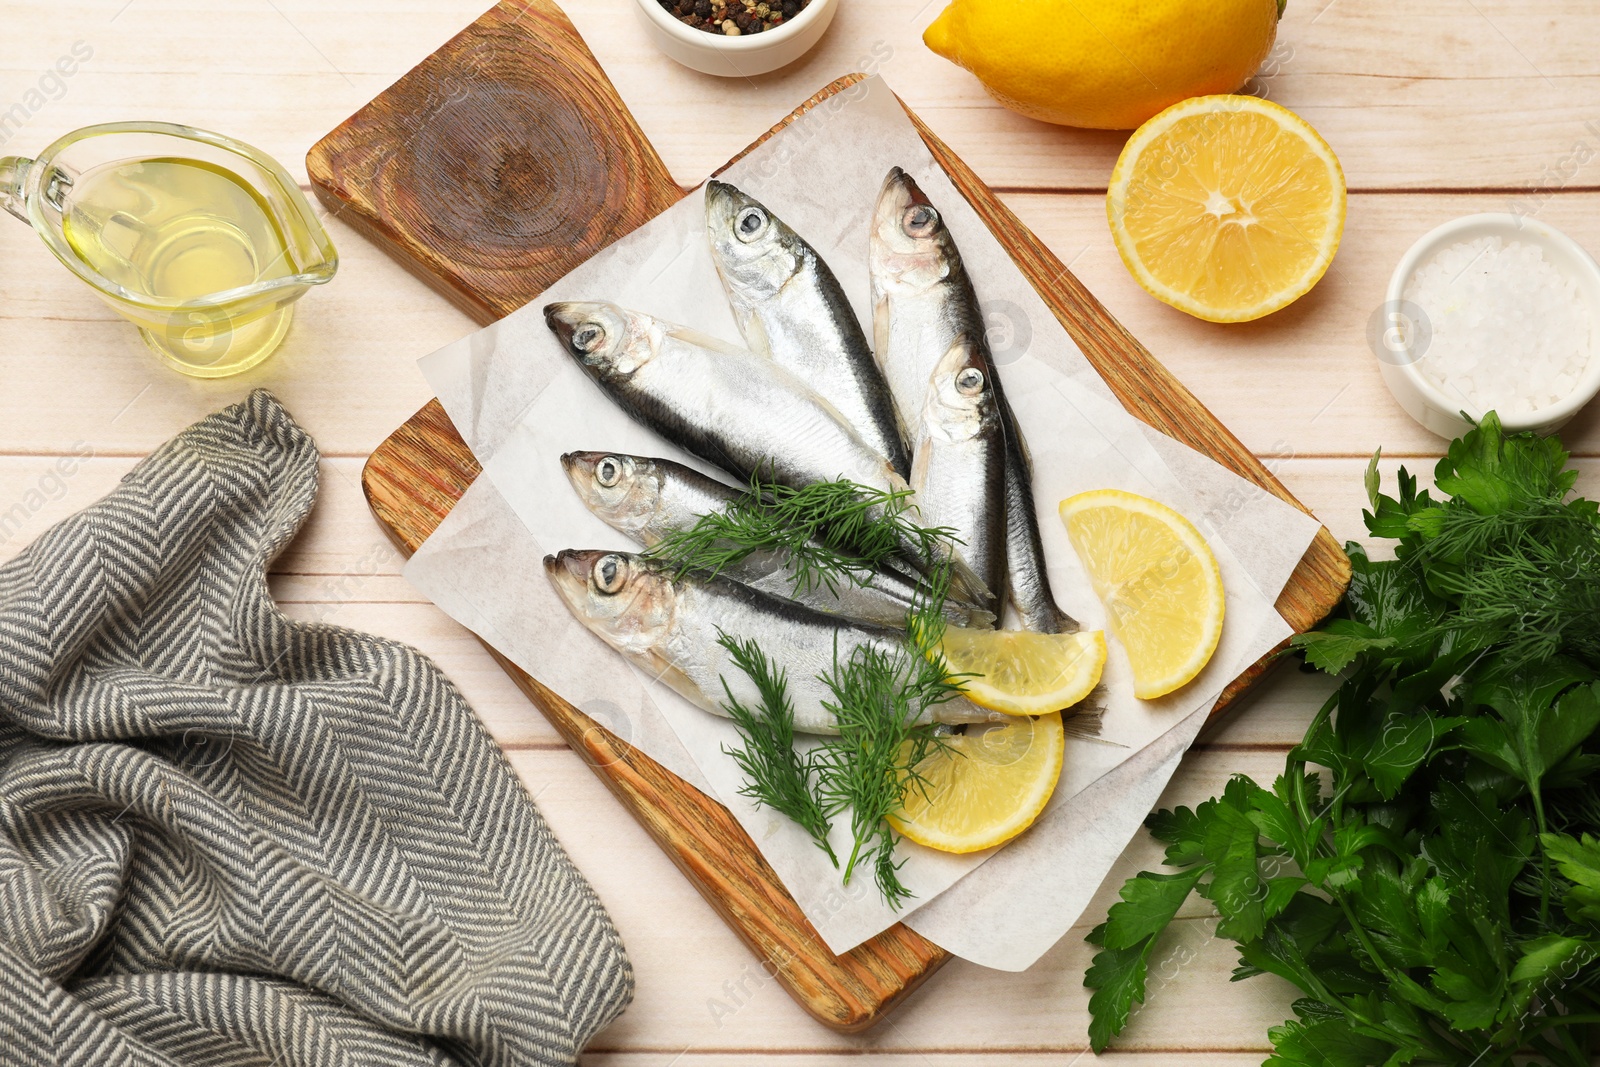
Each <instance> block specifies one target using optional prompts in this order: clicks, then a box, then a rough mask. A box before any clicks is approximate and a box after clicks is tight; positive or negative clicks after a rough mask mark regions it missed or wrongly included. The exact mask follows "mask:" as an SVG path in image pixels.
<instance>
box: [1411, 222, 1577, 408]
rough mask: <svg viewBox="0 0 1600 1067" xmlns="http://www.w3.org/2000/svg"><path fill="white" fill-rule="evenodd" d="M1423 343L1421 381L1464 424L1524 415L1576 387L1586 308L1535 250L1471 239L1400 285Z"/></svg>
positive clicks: (1437, 256)
mask: <svg viewBox="0 0 1600 1067" xmlns="http://www.w3.org/2000/svg"><path fill="white" fill-rule="evenodd" d="M1405 299H1406V300H1408V301H1410V302H1411V303H1413V304H1415V305H1417V307H1419V308H1421V309H1422V311H1423V313H1424V314H1425V315H1426V316H1427V319H1428V324H1429V326H1431V327H1432V330H1433V336H1432V340H1431V341H1430V342H1429V343H1428V344H1427V347H1426V348H1425V349H1424V350H1423V352H1422V355H1421V358H1420V359H1419V360H1418V361H1417V369H1418V370H1419V371H1421V372H1422V375H1423V377H1424V378H1426V379H1427V380H1428V381H1429V382H1431V383H1432V384H1433V385H1434V386H1436V387H1437V388H1438V389H1439V390H1440V391H1442V392H1443V393H1444V394H1445V395H1446V396H1449V397H1452V398H1457V399H1459V400H1461V401H1463V403H1462V407H1463V408H1464V409H1466V411H1467V413H1468V414H1470V415H1473V416H1477V415H1481V414H1482V413H1483V412H1485V411H1489V410H1491V409H1492V410H1494V411H1497V412H1499V413H1500V414H1501V415H1502V416H1504V415H1526V414H1529V413H1531V412H1534V411H1538V410H1539V409H1541V408H1545V407H1549V406H1550V405H1551V404H1554V403H1555V402H1557V401H1558V400H1561V399H1562V398H1563V397H1565V396H1566V395H1567V394H1569V393H1571V392H1572V390H1573V387H1574V386H1576V385H1577V384H1578V378H1579V377H1580V376H1581V375H1582V374H1583V371H1584V368H1585V367H1587V366H1588V365H1589V358H1590V323H1589V308H1588V305H1587V304H1586V303H1585V302H1584V299H1583V295H1582V294H1581V293H1580V292H1579V291H1578V284H1577V282H1575V281H1574V280H1573V279H1572V278H1570V277H1568V276H1567V275H1566V274H1563V273H1562V272H1561V271H1560V270H1559V269H1558V268H1557V267H1556V266H1555V265H1554V264H1553V263H1551V262H1550V261H1549V260H1547V259H1545V258H1544V252H1543V251H1542V250H1541V249H1540V248H1539V246H1538V245H1533V244H1524V243H1523V242H1521V241H1502V240H1501V239H1500V238H1498V237H1479V238H1477V239H1476V240H1472V241H1462V242H1460V243H1459V244H1453V245H1450V246H1449V247H1448V248H1444V249H1441V250H1440V251H1439V252H1437V253H1435V254H1434V256H1433V258H1432V259H1429V260H1428V261H1427V262H1426V263H1424V264H1423V265H1422V266H1421V267H1418V268H1417V270H1416V272H1415V273H1414V274H1412V275H1411V280H1410V281H1409V282H1407V283H1406V289H1405Z"/></svg>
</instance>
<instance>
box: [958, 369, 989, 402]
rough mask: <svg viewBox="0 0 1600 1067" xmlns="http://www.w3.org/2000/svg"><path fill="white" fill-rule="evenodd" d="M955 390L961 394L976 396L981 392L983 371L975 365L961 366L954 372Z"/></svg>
mask: <svg viewBox="0 0 1600 1067" xmlns="http://www.w3.org/2000/svg"><path fill="white" fill-rule="evenodd" d="M956 392H958V393H960V394H961V395H962V396H977V395H978V394H979V393H981V392H983V371H981V370H979V369H978V368H977V367H963V368H962V369H961V370H960V371H959V372H958V373H957V374H956Z"/></svg>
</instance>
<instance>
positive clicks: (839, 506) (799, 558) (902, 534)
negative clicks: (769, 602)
mask: <svg viewBox="0 0 1600 1067" xmlns="http://www.w3.org/2000/svg"><path fill="white" fill-rule="evenodd" d="M911 496H912V493H911V490H909V489H901V490H885V489H873V488H871V487H869V486H865V485H861V484H859V483H857V482H852V481H850V480H849V479H847V478H841V479H839V480H837V481H832V482H813V483H812V484H810V485H807V486H803V487H801V488H798V489H797V488H795V487H793V486H789V485H783V484H780V483H778V482H775V481H772V480H771V479H770V478H767V477H764V476H763V474H762V472H761V471H760V470H757V471H756V473H755V474H754V475H752V476H751V478H750V486H749V488H748V489H747V490H746V491H745V492H744V493H742V494H740V496H739V497H738V498H736V499H735V500H734V501H733V502H732V503H730V504H729V505H728V506H727V507H726V508H723V509H722V510H720V511H713V512H710V513H708V514H705V515H701V516H700V517H699V519H698V520H697V521H696V522H695V524H694V525H693V526H691V527H690V528H689V529H687V530H678V531H674V532H673V533H671V534H669V535H668V536H667V537H666V538H664V539H663V540H662V541H661V542H660V543H659V544H657V545H655V546H654V547H653V548H651V549H650V550H649V552H648V553H647V554H648V555H650V556H653V557H654V558H656V559H660V560H662V561H664V562H665V563H666V564H667V565H668V566H671V567H674V568H676V569H677V571H678V572H679V573H680V574H683V573H686V572H688V571H690V570H700V571H705V572H707V573H709V574H712V575H716V574H719V573H721V572H722V571H723V570H726V569H727V568H728V567H731V566H733V565H735V564H737V563H740V562H742V561H743V560H745V559H747V558H748V557H750V556H751V555H753V554H755V553H757V552H772V553H778V554H781V555H782V557H783V560H784V566H785V568H786V569H787V571H788V576H789V580H790V582H791V584H792V586H793V588H794V589H795V590H796V591H805V592H809V591H811V590H814V589H816V588H818V587H820V586H826V587H827V589H828V591H829V592H831V593H837V592H838V591H839V582H840V581H850V582H853V583H855V584H857V585H861V584H865V582H866V581H867V580H868V578H869V577H870V576H871V574H872V572H873V570H875V569H876V568H878V567H881V566H883V565H884V564H886V563H888V562H889V561H890V560H891V559H893V558H894V557H895V556H896V555H897V553H898V552H899V550H900V548H901V547H902V546H903V545H905V544H906V543H908V542H911V543H915V544H916V545H918V546H920V549H921V552H922V555H923V557H924V558H927V559H937V558H939V557H940V555H941V554H947V553H948V547H947V546H948V544H949V538H950V536H951V534H952V531H951V530H949V529H946V528H943V527H928V526H919V525H918V524H917V523H916V522H915V521H913V518H912V514H913V513H914V512H915V509H916V505H914V504H912V503H911Z"/></svg>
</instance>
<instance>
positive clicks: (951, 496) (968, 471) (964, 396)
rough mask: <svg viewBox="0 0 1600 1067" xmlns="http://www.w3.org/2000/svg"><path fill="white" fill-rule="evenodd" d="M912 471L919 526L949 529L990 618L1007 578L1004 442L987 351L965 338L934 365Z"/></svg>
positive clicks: (995, 609) (996, 610)
mask: <svg viewBox="0 0 1600 1067" xmlns="http://www.w3.org/2000/svg"><path fill="white" fill-rule="evenodd" d="M920 423H921V426H922V436H921V440H920V441H918V443H917V451H916V459H915V463H914V465H913V467H912V471H911V485H912V488H913V489H915V490H916V494H917V496H916V499H917V506H918V508H919V509H920V510H921V515H922V522H924V523H926V524H927V525H929V526H937V527H944V528H948V529H950V530H951V531H953V534H952V537H953V540H954V541H955V542H956V547H955V549H954V551H955V552H957V553H959V554H960V556H961V557H962V559H963V560H965V561H966V564H967V566H968V567H970V568H971V569H972V570H973V571H974V572H975V573H976V574H977V575H978V577H979V578H980V579H982V580H983V583H984V585H985V586H986V587H987V590H988V594H989V595H988V599H987V600H986V601H984V602H983V604H982V606H983V607H984V608H985V609H986V610H987V611H989V612H990V613H991V614H994V615H996V616H998V615H999V612H1000V598H1001V596H1002V595H1003V593H1004V591H1005V580H1006V512H1005V502H1006V441H1005V431H1004V428H1003V426H1002V425H1001V417H1000V406H999V400H998V397H997V396H996V393H995V376H994V368H993V367H992V366H990V365H989V359H988V353H987V352H986V351H985V350H984V348H983V347H982V346H981V345H980V344H976V343H974V342H973V340H972V339H971V338H970V337H966V336H963V337H961V338H959V339H957V341H956V343H955V344H953V345H951V346H950V349H949V351H947V352H946V353H945V354H944V356H943V358H942V359H940V360H939V362H938V364H937V365H936V366H935V367H934V370H933V374H932V376H931V377H930V379H929V382H928V389H927V395H926V397H925V399H924V403H923V408H922V418H921V419H920Z"/></svg>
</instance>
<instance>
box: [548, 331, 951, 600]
mask: <svg viewBox="0 0 1600 1067" xmlns="http://www.w3.org/2000/svg"><path fill="white" fill-rule="evenodd" d="M544 316H545V322H546V323H547V324H548V325H549V327H550V329H551V330H552V331H553V332H554V333H555V334H556V336H557V337H558V338H559V339H560V340H561V343H562V345H563V347H565V348H566V349H567V351H568V352H570V353H571V354H572V356H573V358H574V359H576V360H577V361H578V364H579V366H581V367H582V368H583V369H584V370H585V371H586V372H587V373H588V374H589V376H590V377H591V378H593V379H594V380H595V382H596V383H598V384H599V385H600V387H601V388H602V389H604V390H605V391H606V392H607V393H608V394H609V395H610V396H611V398H612V399H613V400H615V401H616V402H617V404H618V405H619V406H621V408H622V409H623V410H624V411H626V412H627V413H628V414H629V415H630V416H632V418H633V419H634V420H636V421H637V422H639V423H640V424H642V425H644V426H646V427H648V428H649V429H651V430H654V431H655V432H656V433H659V434H660V435H661V436H662V437H665V438H666V439H667V440H669V441H671V442H672V443H673V444H675V445H677V446H679V447H680V448H683V449H684V450H686V451H688V452H690V453H692V454H694V455H696V456H699V457H700V458H701V459H703V460H705V461H707V462H708V463H712V464H714V465H716V466H718V467H721V468H722V469H723V470H725V471H727V472H728V473H729V474H732V475H735V476H736V477H738V478H739V479H741V480H743V481H749V480H750V479H751V478H752V477H753V476H754V475H756V474H757V472H759V473H760V475H761V476H762V477H763V478H768V479H771V480H773V481H776V482H779V483H781V484H784V485H790V486H794V487H797V488H798V487H802V486H806V485H810V484H812V483H813V482H825V481H833V480H836V479H839V478H848V479H849V480H851V481H853V482H855V483H857V484H859V485H863V486H866V487H867V488H869V489H878V490H883V491H886V492H896V493H898V492H904V491H906V490H907V489H908V488H909V487H908V486H907V484H906V480H905V479H904V478H903V477H901V476H900V474H899V473H898V472H897V471H896V470H895V469H894V468H893V467H892V466H890V464H889V461H888V460H886V459H884V458H883V457H882V456H880V455H879V454H878V453H877V452H876V451H874V450H873V448H872V447H871V446H870V445H868V444H866V443H865V442H864V441H862V440H861V438H860V436H859V435H857V434H856V432H855V431H854V430H852V429H850V427H849V426H847V425H845V423H844V422H843V421H842V420H841V419H840V418H839V413H838V412H837V411H836V410H835V409H834V407H833V405H831V404H829V403H828V402H827V401H826V400H824V399H823V398H822V397H820V396H818V395H817V394H816V393H814V392H813V391H812V390H810V389H808V388H807V387H806V386H805V384H804V383H803V382H801V381H800V380H799V379H798V378H796V377H795V376H794V375H793V374H790V373H789V372H788V371H786V370H784V369H783V368H782V367H780V366H778V365H777V364H776V363H774V362H773V361H772V360H769V359H762V358H760V357H756V356H753V355H751V354H750V353H749V352H746V351H744V350H742V349H738V348H734V347H733V346H731V345H727V344H725V343H723V342H721V341H718V340H716V339H715V338H712V337H708V336H706V335H705V334H702V333H698V332H696V331H694V330H691V329H688V328H687V327H683V326H676V325H673V324H672V323H668V322H662V321H660V320H657V319H654V318H651V317H650V316H649V315H646V314H644V313H642V312H638V311H626V310H624V309H622V308H619V307H617V306H616V305H615V304H609V303H604V302H600V301H595V302H571V303H559V304H550V305H548V306H546V307H545V309H544ZM879 513H880V514H881V509H880V512H879ZM901 554H902V555H903V556H904V557H905V558H906V560H907V561H908V562H909V563H911V564H912V565H913V566H915V567H916V568H917V569H918V570H919V571H926V570H928V569H930V568H931V566H932V561H930V560H929V559H927V558H926V556H925V555H924V554H923V553H922V550H921V546H920V545H918V544H917V542H916V541H915V539H914V538H912V537H910V536H909V535H907V536H906V537H905V539H904V543H903V545H902V551H901Z"/></svg>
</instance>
